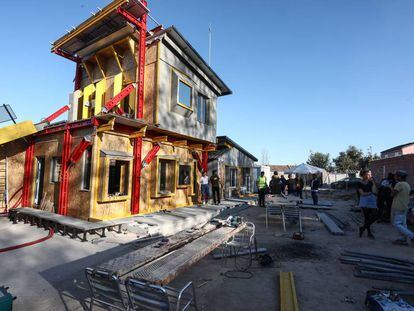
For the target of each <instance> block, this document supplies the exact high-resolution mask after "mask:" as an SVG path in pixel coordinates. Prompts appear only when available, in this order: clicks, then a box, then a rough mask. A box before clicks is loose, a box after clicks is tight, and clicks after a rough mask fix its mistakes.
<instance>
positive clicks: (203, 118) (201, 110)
mask: <svg viewBox="0 0 414 311" xmlns="http://www.w3.org/2000/svg"><path fill="white" fill-rule="evenodd" d="M207 101H208V99H207V97H205V96H204V95H201V94H198V96H197V121H198V122H201V123H204V124H207V122H208V118H207V115H208V106H207Z"/></svg>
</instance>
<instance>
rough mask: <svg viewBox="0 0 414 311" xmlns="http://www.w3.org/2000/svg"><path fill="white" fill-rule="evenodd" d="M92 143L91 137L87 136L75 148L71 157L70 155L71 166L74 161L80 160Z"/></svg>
mask: <svg viewBox="0 0 414 311" xmlns="http://www.w3.org/2000/svg"><path fill="white" fill-rule="evenodd" d="M90 145H92V141H91V137H90V136H85V137H84V138H83V139H82V141H81V142H80V143H79V144H78V145H77V146H76V147H75V149H73V151H72V153H71V155H70V157H69V163H68V165H69V166H70V165H71V164H73V163H76V162H79V160H80V159H81V157H82V154H83V153H84V152H85V150H86V149H87V148H88V147H89V146H90Z"/></svg>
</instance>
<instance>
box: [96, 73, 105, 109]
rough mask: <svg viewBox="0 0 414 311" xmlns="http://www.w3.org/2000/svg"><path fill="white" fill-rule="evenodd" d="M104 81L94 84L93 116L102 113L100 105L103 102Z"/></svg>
mask: <svg viewBox="0 0 414 311" xmlns="http://www.w3.org/2000/svg"><path fill="white" fill-rule="evenodd" d="M105 90H106V79H102V80H101V81H99V82H98V83H96V94H95V115H96V114H98V113H100V112H101V111H102V104H103V103H104V101H105Z"/></svg>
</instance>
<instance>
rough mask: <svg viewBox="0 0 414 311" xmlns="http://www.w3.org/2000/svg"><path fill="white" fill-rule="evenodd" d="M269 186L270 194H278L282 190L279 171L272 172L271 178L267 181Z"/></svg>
mask: <svg viewBox="0 0 414 311" xmlns="http://www.w3.org/2000/svg"><path fill="white" fill-rule="evenodd" d="M269 188H270V193H271V194H276V195H280V193H281V192H282V187H281V181H280V178H279V173H278V172H277V171H275V172H274V173H273V176H272V179H271V180H270V183H269Z"/></svg>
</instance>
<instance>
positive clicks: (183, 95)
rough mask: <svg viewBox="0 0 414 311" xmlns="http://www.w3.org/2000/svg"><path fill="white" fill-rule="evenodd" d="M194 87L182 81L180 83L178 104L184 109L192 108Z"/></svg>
mask: <svg viewBox="0 0 414 311" xmlns="http://www.w3.org/2000/svg"><path fill="white" fill-rule="evenodd" d="M191 93H192V87H191V86H190V85H188V84H187V83H185V82H184V81H182V80H179V81H178V103H179V104H181V105H182V106H184V107H187V108H191V107H192V105H191Z"/></svg>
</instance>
